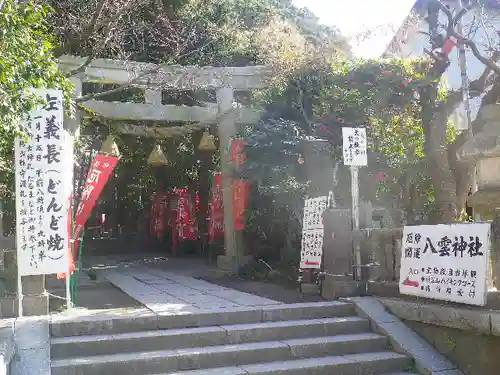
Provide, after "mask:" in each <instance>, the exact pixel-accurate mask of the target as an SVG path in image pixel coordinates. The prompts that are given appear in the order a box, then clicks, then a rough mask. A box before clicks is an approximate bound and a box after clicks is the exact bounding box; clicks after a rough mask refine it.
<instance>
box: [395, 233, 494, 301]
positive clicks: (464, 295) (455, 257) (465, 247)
mask: <svg viewBox="0 0 500 375" xmlns="http://www.w3.org/2000/svg"><path fill="white" fill-rule="evenodd" d="M490 241H491V238H490V224H488V223H470V224H453V225H421V226H408V227H405V228H404V231H403V241H402V249H401V251H402V254H401V271H400V281H399V290H400V292H401V293H403V294H410V295H415V296H421V297H427V298H433V299H439V300H446V301H453V302H460V303H465V304H469V305H479V306H484V305H485V304H486V294H487V280H488V275H489V256H490V248H491V243H490Z"/></svg>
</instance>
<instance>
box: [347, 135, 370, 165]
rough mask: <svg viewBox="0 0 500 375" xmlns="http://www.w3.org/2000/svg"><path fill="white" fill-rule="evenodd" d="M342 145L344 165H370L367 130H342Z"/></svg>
mask: <svg viewBox="0 0 500 375" xmlns="http://www.w3.org/2000/svg"><path fill="white" fill-rule="evenodd" d="M342 145H343V147H342V151H343V155H344V165H356V166H365V165H368V155H367V153H366V147H367V146H366V129H365V128H342Z"/></svg>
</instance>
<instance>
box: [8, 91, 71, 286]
mask: <svg viewBox="0 0 500 375" xmlns="http://www.w3.org/2000/svg"><path fill="white" fill-rule="evenodd" d="M33 92H34V93H35V94H36V95H38V96H39V97H40V98H42V99H43V100H44V102H45V103H46V104H45V105H42V106H40V107H39V108H37V109H35V110H33V111H32V112H31V113H30V115H29V116H28V117H27V120H26V121H24V122H23V123H22V124H21V126H22V128H23V131H24V137H23V138H18V139H16V143H15V158H16V211H17V212H16V214H17V216H16V218H17V226H16V239H17V263H18V272H19V273H20V275H21V276H28V275H44V274H55V273H64V272H67V270H68V248H69V228H68V219H69V215H70V203H69V198H70V196H71V192H72V185H73V182H72V176H73V174H72V168H73V165H72V160H73V144H72V141H71V138H70V136H69V135H68V134H67V133H66V132H65V131H64V129H63V121H64V108H63V95H62V93H61V92H60V91H58V90H48V89H36V90H33Z"/></svg>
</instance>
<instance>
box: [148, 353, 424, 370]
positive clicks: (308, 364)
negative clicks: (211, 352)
mask: <svg viewBox="0 0 500 375" xmlns="http://www.w3.org/2000/svg"><path fill="white" fill-rule="evenodd" d="M372 355H373V357H375V356H381V357H382V361H397V362H398V363H397V364H395V365H394V367H398V366H399V365H401V367H403V363H404V362H405V361H408V362H409V361H410V359H409V358H408V357H406V356H404V355H402V354H398V353H393V352H377V353H372ZM372 363H373V360H370V359H368V358H365V359H363V358H362V357H358V358H357V359H356V357H353V356H327V357H322V358H307V359H292V360H289V361H277V362H267V363H258V364H253V365H243V366H232V367H220V368H212V369H202V370H188V371H176V372H169V373H161V374H160V373H158V374H155V375H260V374H262V375H265V374H280V375H281V374H283V373H284V372H285V371H286V370H295V371H293V373H294V374H304V375H307V374H309V373H310V371H311V370H313V369H314V370H317V369H325V370H328V371H329V372H328V373H326V372H325V374H333V373H334V372H332V371H335V370H336V369H337V368H341V367H343V366H346V365H349V364H350V365H356V364H358V365H360V366H366V365H369V364H372ZM382 365H383V363H382ZM390 367H392V366H390ZM300 370H302V372H300V373H299V371H300ZM382 371H384V370H382ZM388 371H389V372H387V375H415V374H410V373H405V372H402V373H394V371H397V370H394V369H389V370H388ZM314 373H315V374H316V372H314Z"/></svg>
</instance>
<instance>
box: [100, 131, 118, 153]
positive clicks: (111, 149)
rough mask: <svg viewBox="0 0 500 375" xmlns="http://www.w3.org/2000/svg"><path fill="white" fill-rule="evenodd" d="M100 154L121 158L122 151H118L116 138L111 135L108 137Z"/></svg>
mask: <svg viewBox="0 0 500 375" xmlns="http://www.w3.org/2000/svg"><path fill="white" fill-rule="evenodd" d="M100 152H101V153H103V154H106V155H109V156H115V157H120V150H119V149H118V145H117V144H116V142H115V136H113V135H111V134H110V135H108V137H107V138H106V140H105V141H104V143H103V144H102V147H101V151H100Z"/></svg>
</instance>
